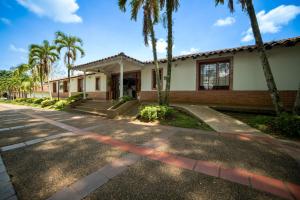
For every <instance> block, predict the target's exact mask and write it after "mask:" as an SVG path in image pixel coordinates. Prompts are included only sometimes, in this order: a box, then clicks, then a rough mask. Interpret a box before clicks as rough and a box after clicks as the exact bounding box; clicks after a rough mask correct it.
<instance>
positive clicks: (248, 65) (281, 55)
mask: <svg viewBox="0 0 300 200" xmlns="http://www.w3.org/2000/svg"><path fill="white" fill-rule="evenodd" d="M267 52H268V58H269V61H270V65H271V69H272V72H273V75H274V79H275V82H276V85H277V87H278V89H279V90H297V87H298V84H299V81H300V46H295V47H289V48H273V49H272V50H270V51H267ZM233 66H234V69H233V74H234V75H233V89H234V90H267V89H268V88H267V84H266V80H265V77H264V72H263V69H262V66H261V63H260V59H259V56H258V53H249V52H242V53H238V54H236V56H234V64H233Z"/></svg>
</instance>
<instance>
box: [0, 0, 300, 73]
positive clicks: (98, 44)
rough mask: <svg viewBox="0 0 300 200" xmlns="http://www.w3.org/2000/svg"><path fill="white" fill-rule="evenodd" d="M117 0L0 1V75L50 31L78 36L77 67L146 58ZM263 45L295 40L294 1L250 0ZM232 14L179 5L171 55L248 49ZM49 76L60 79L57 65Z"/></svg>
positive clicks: (242, 20) (194, 3)
mask: <svg viewBox="0 0 300 200" xmlns="http://www.w3.org/2000/svg"><path fill="white" fill-rule="evenodd" d="M117 2H118V0H0V52H1V54H0V70H1V69H9V68H11V67H15V66H17V65H19V64H21V63H26V62H27V59H28V57H27V56H28V47H29V45H30V44H40V43H42V41H43V40H49V41H51V42H52V41H53V40H54V37H55V32H56V31H63V32H64V33H66V34H69V35H74V36H77V37H80V38H81V39H82V40H83V42H84V45H83V49H84V50H85V52H86V56H85V57H83V58H80V57H79V58H78V60H77V61H76V64H82V63H86V62H90V61H94V60H98V59H101V58H103V57H106V56H112V55H115V54H117V53H120V52H124V53H125V54H127V55H129V56H132V57H134V58H137V59H140V60H142V61H144V60H151V59H152V51H151V47H146V46H145V45H144V41H143V37H142V16H141V13H140V14H139V17H138V20H137V21H132V20H131V19H130V8H129V7H128V9H127V12H125V13H124V12H121V11H120V10H119V8H118V5H117ZM253 3H254V6H255V11H256V14H257V18H258V21H259V26H260V29H261V32H262V35H263V39H264V41H272V40H278V39H284V38H289V37H296V36H300V1H299V0H273V1H269V0H264V1H263V0H253ZM235 6H236V10H235V12H234V13H230V12H229V10H228V7H227V5H223V6H222V5H219V6H217V7H216V6H215V4H214V1H213V0H185V1H183V0H181V1H180V7H179V9H178V11H177V12H176V13H174V47H173V51H174V53H173V54H174V55H183V54H189V53H196V52H203V51H209V50H217V49H223V48H231V47H237V46H242V45H249V44H254V41H253V36H252V30H251V28H250V21H249V18H248V16H247V14H246V13H245V12H244V11H242V10H241V7H240V5H239V4H236V5H235ZM155 31H156V34H157V39H158V43H157V48H158V54H159V57H160V58H163V57H165V56H166V46H167V43H166V34H167V30H166V29H165V28H164V27H163V25H162V24H161V23H160V24H158V25H156V26H155ZM53 73H55V74H57V75H58V76H63V75H65V74H66V70H65V67H64V66H63V62H58V63H56V64H55V65H54V70H53Z"/></svg>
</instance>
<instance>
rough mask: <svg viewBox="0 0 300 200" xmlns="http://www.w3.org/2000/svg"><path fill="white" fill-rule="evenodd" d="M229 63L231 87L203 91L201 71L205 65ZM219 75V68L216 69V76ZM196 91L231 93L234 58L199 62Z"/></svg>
mask: <svg viewBox="0 0 300 200" xmlns="http://www.w3.org/2000/svg"><path fill="white" fill-rule="evenodd" d="M222 62H228V63H229V85H228V89H227V88H220V89H210V90H206V89H203V88H202V86H201V74H200V73H201V69H202V66H201V65H203V64H214V63H216V64H217V63H222ZM218 73H219V67H217V68H216V74H217V75H218ZM196 74H197V78H196V90H197V91H229V90H232V85H233V84H232V82H233V57H222V58H212V59H204V60H197V62H196Z"/></svg>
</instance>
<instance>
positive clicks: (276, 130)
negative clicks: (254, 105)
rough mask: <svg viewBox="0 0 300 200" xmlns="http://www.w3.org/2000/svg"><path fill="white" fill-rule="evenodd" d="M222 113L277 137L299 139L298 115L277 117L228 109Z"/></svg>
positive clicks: (299, 121) (299, 122)
mask: <svg viewBox="0 0 300 200" xmlns="http://www.w3.org/2000/svg"><path fill="white" fill-rule="evenodd" d="M223 113H224V114H226V115H229V116H231V117H233V118H236V119H238V120H240V121H242V122H244V123H246V124H248V125H249V126H252V127H254V128H256V129H258V130H260V131H262V132H264V133H267V134H272V135H274V136H276V137H279V138H293V139H296V140H299V137H300V129H299V127H300V116H294V115H291V114H287V113H286V114H283V115H282V116H279V117H277V116H275V115H267V114H254V113H240V112H229V111H226V112H223Z"/></svg>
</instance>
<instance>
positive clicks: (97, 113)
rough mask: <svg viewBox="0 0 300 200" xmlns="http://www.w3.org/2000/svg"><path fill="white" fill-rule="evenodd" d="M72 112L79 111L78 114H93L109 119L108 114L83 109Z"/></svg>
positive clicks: (75, 109)
mask: <svg viewBox="0 0 300 200" xmlns="http://www.w3.org/2000/svg"><path fill="white" fill-rule="evenodd" d="M72 110H74V111H77V112H81V113H87V114H92V115H98V116H102V117H107V114H106V113H102V112H95V111H87V110H82V109H78V108H74V109H72Z"/></svg>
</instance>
